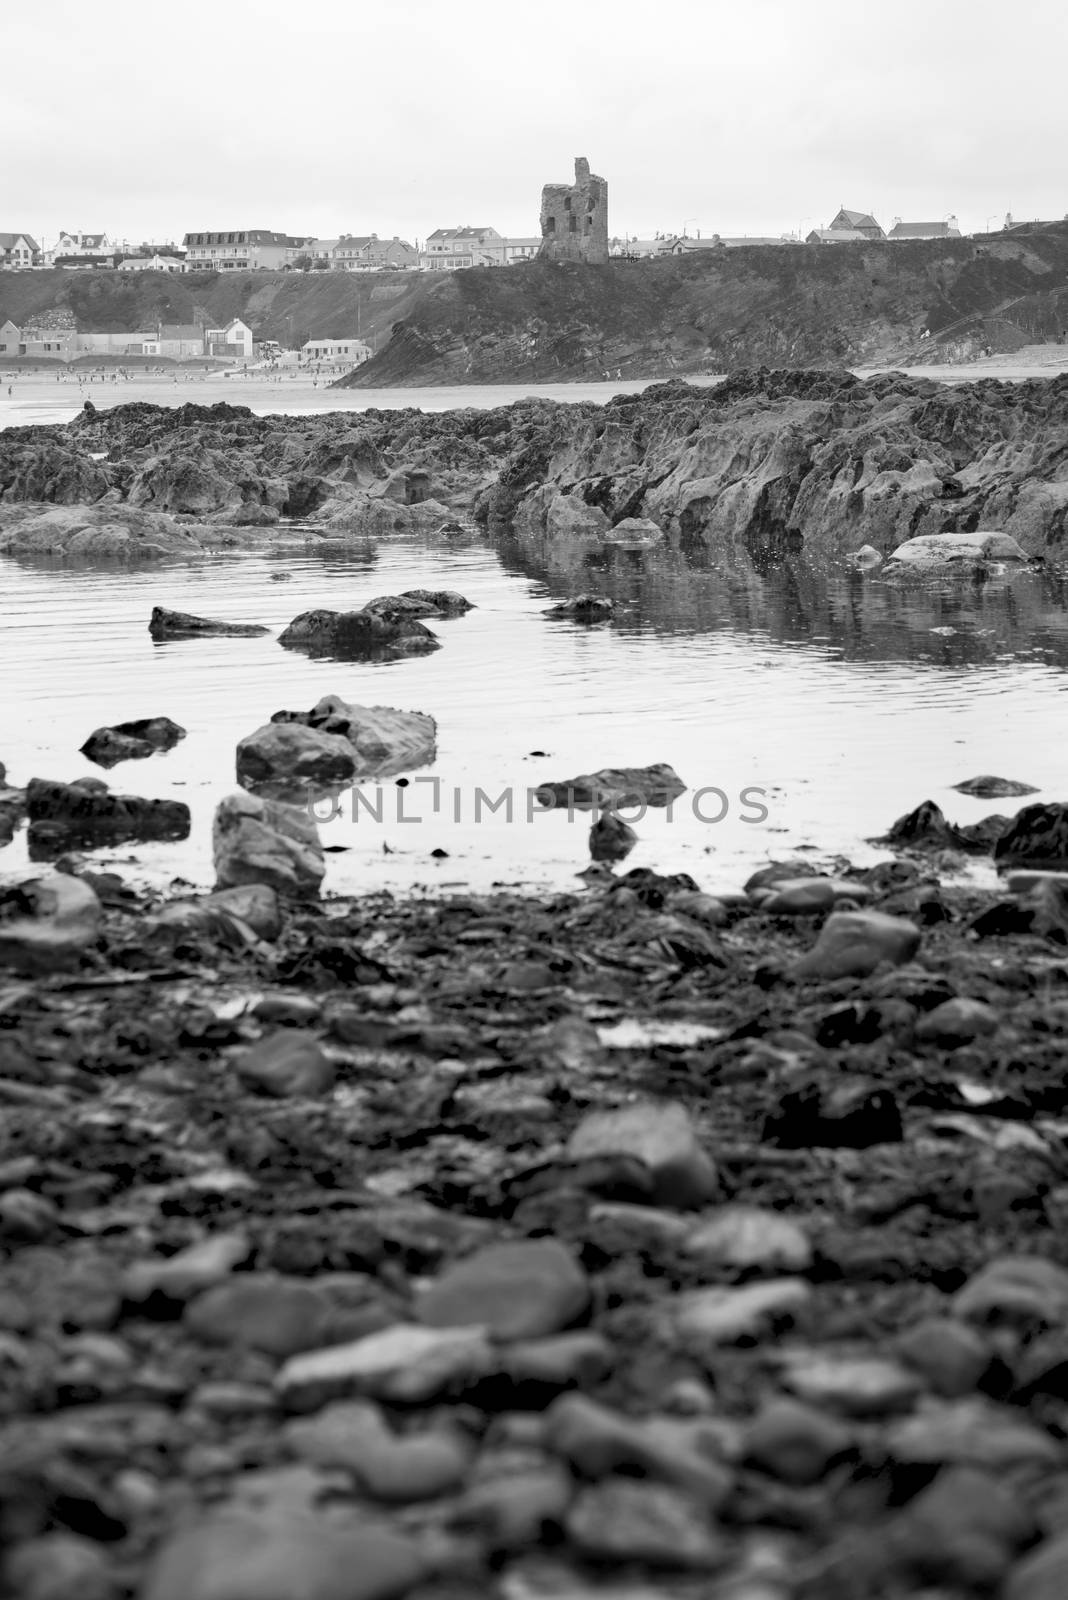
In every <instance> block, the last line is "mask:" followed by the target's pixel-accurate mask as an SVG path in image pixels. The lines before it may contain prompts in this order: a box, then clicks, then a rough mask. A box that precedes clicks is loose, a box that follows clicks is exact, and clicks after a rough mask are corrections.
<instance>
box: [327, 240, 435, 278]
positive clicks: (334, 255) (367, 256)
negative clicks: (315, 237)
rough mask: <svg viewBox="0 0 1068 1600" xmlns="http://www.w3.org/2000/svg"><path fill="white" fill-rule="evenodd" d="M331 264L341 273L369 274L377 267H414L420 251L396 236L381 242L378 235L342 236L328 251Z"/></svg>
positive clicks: (417, 261)
mask: <svg viewBox="0 0 1068 1600" xmlns="http://www.w3.org/2000/svg"><path fill="white" fill-rule="evenodd" d="M330 265H331V266H332V267H333V268H335V269H340V270H342V271H344V272H370V271H373V270H374V269H375V268H379V267H417V266H418V265H419V252H418V250H416V248H415V246H414V245H411V244H409V243H408V240H407V239H401V238H400V237H399V236H398V235H397V234H394V235H393V238H392V239H380V238H379V237H378V235H377V233H364V234H342V236H341V238H340V239H338V240H336V241H335V243H334V247H333V249H332V250H331V251H330Z"/></svg>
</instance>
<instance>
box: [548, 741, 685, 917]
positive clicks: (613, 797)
mask: <svg viewBox="0 0 1068 1600" xmlns="http://www.w3.org/2000/svg"><path fill="white" fill-rule="evenodd" d="M537 792H538V800H539V804H540V805H542V806H543V807H545V808H546V809H548V808H550V807H562V806H568V807H573V808H574V809H575V810H577V811H593V810H608V809H610V808H622V807H625V806H638V805H650V806H667V805H670V804H671V802H672V800H677V799H678V797H679V795H680V794H685V792H686V785H685V784H684V783H683V781H682V779H681V778H680V777H679V775H678V773H677V772H675V771H674V770H673V769H672V768H671V767H669V766H668V765H667V763H666V762H663V761H661V762H657V763H656V765H655V766H651V767H602V768H601V769H600V771H599V772H593V773H583V774H582V776H581V777H578V778H565V779H563V781H562V782H560V783H540V784H539V785H538V791H537ZM690 886H691V887H692V888H695V889H696V888H697V885H696V884H695V883H693V881H692V880H691V885H690Z"/></svg>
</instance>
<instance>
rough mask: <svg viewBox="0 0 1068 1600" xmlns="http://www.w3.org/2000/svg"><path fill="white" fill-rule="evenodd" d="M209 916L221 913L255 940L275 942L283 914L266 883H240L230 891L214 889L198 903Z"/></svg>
mask: <svg viewBox="0 0 1068 1600" xmlns="http://www.w3.org/2000/svg"><path fill="white" fill-rule="evenodd" d="M200 904H201V905H202V906H203V907H204V909H205V910H206V911H208V912H210V913H212V914H215V913H219V912H221V913H222V914H223V915H225V916H228V917H236V918H237V920H238V921H239V922H243V923H244V924H245V926H246V927H247V928H251V930H252V932H253V933H254V934H255V935H256V937H257V938H258V939H272V940H273V939H277V938H278V935H279V934H280V933H281V931H282V912H281V908H280V906H279V904H278V896H277V894H276V893H275V892H274V890H273V889H272V888H271V887H270V886H269V885H268V884H266V883H248V884H241V885H239V886H238V887H237V888H233V889H217V890H216V891H215V893H214V894H209V895H206V896H205V898H204V899H203V900H202V901H201V902H200Z"/></svg>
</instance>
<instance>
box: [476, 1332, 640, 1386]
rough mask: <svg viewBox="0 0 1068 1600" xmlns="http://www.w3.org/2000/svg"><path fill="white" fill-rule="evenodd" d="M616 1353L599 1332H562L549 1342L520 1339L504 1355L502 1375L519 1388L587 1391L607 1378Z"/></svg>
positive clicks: (547, 1340) (546, 1340) (502, 1357)
mask: <svg viewBox="0 0 1068 1600" xmlns="http://www.w3.org/2000/svg"><path fill="white" fill-rule="evenodd" d="M613 1360H614V1357H613V1351H612V1347H611V1345H610V1344H609V1343H608V1340H607V1339H605V1338H604V1337H603V1336H602V1335H601V1334H599V1333H590V1332H586V1331H579V1332H576V1333H560V1334H557V1335H556V1336H555V1337H553V1338H547V1339H517V1340H515V1341H514V1342H513V1343H511V1344H509V1345H507V1346H506V1348H505V1349H504V1350H502V1352H501V1372H502V1373H503V1374H504V1376H505V1377H506V1378H508V1379H509V1380H510V1381H511V1382H512V1383H514V1384H515V1385H516V1386H517V1387H518V1386H521V1385H528V1384H530V1385H537V1386H538V1387H540V1388H544V1389H570V1388H577V1389H587V1388H589V1386H590V1385H591V1384H593V1383H596V1382H597V1381H598V1380H599V1379H601V1378H603V1377H605V1376H607V1374H608V1373H609V1372H610V1371H611V1369H612V1366H613Z"/></svg>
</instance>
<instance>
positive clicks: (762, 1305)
mask: <svg viewBox="0 0 1068 1600" xmlns="http://www.w3.org/2000/svg"><path fill="white" fill-rule="evenodd" d="M811 1299H812V1291H811V1289H810V1288H809V1286H808V1284H807V1283H806V1282H805V1280H804V1279H803V1278H796V1277H790V1278H769V1279H768V1280H767V1281H766V1282H763V1283H752V1284H746V1285H745V1286H744V1287H742V1288H739V1289H720V1288H716V1289H696V1290H694V1291H692V1292H691V1293H689V1294H685V1295H681V1296H680V1297H679V1302H678V1306H679V1309H678V1313H677V1327H678V1330H679V1332H680V1333H681V1334H682V1335H683V1337H684V1338H685V1339H687V1340H688V1341H692V1342H694V1343H697V1344H714V1345H715V1344H742V1343H746V1344H748V1343H755V1342H756V1341H757V1340H758V1339H761V1338H762V1337H763V1336H764V1335H765V1334H767V1333H771V1332H773V1331H774V1330H776V1329H779V1328H784V1327H792V1326H793V1324H794V1323H795V1322H796V1321H797V1319H798V1317H799V1316H800V1315H801V1314H802V1313H803V1312H804V1311H805V1310H807V1308H808V1305H809V1302H810V1301H811Z"/></svg>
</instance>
